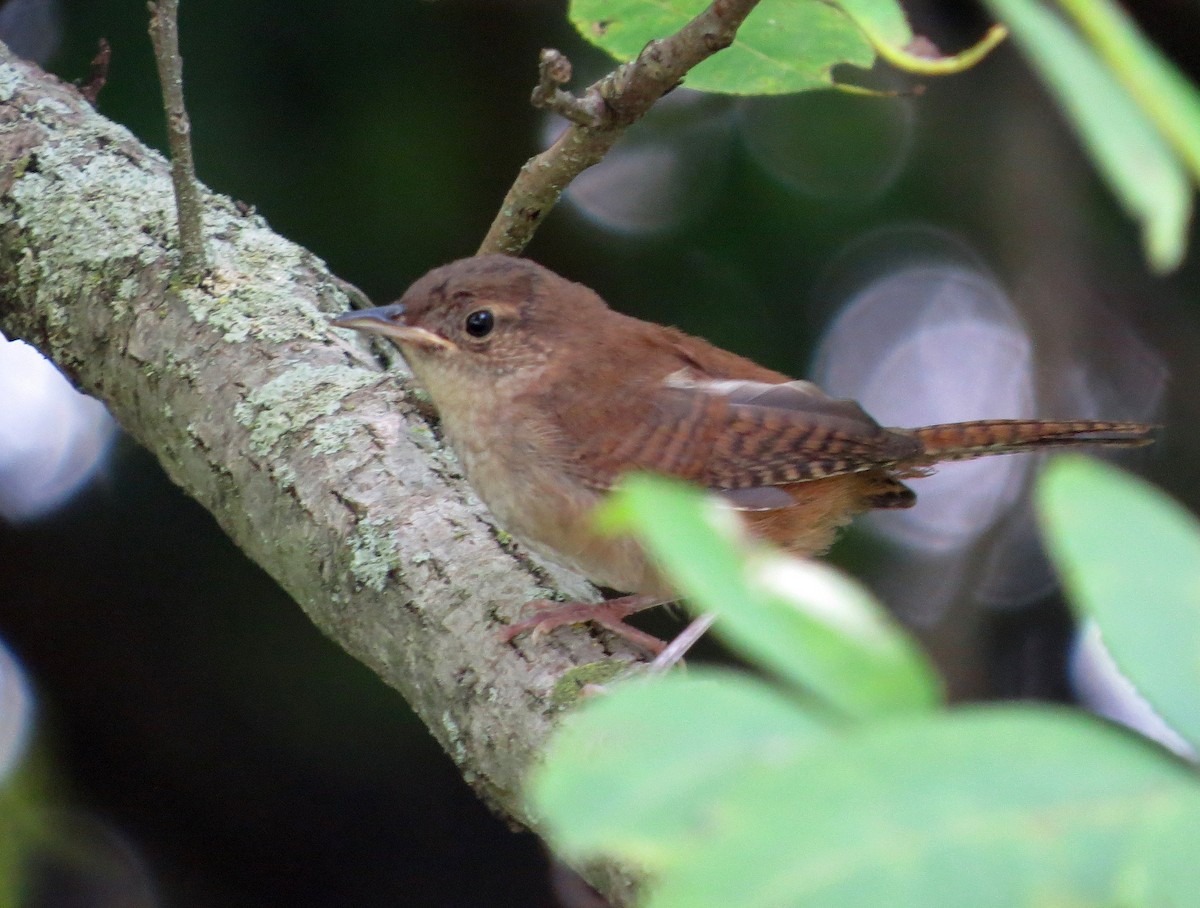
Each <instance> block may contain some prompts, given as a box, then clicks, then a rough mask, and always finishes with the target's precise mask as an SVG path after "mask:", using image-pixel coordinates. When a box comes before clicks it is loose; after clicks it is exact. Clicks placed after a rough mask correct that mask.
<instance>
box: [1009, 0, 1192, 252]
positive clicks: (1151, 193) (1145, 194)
mask: <svg viewBox="0 0 1200 908" xmlns="http://www.w3.org/2000/svg"><path fill="white" fill-rule="evenodd" d="M987 4H988V6H989V7H991V9H992V10H994V11H995V13H996V14H997V15H998V16H1000V17H1001V18H1002V19H1004V20H1005V22H1007V23H1008V25H1009V27H1010V28H1011V29H1012V34H1013V38H1014V39H1015V40H1016V41H1017V43H1018V44H1019V45H1020V46H1021V48H1022V49H1023V50H1024V52H1025V54H1026V55H1027V56H1028V57H1029V59H1030V61H1031V62H1032V63H1033V65H1034V67H1035V68H1036V69H1037V70H1038V72H1039V73H1040V74H1041V76H1042V78H1043V80H1044V81H1045V82H1046V84H1047V86H1048V87H1049V89H1050V91H1051V92H1052V93H1053V94H1054V96H1055V98H1056V99H1057V100H1058V103H1059V106H1060V107H1062V109H1063V110H1064V111H1065V112H1066V114H1067V117H1068V119H1069V120H1070V121H1071V123H1072V125H1073V126H1074V127H1075V130H1076V131H1077V132H1078V134H1079V136H1080V138H1081V139H1082V141H1083V144H1084V146H1085V147H1086V148H1087V150H1088V153H1089V154H1090V155H1091V157H1092V160H1093V162H1094V163H1095V165H1096V167H1097V169H1098V170H1099V171H1100V173H1101V175H1102V176H1103V177H1104V179H1105V181H1106V182H1107V183H1108V185H1109V187H1110V188H1111V189H1112V191H1113V192H1114V193H1115V194H1116V196H1117V198H1118V199H1119V200H1120V201H1121V204H1122V205H1123V206H1124V207H1125V209H1126V210H1127V211H1128V212H1129V214H1130V215H1131V216H1132V217H1133V218H1134V219H1135V220H1137V221H1138V222H1139V223H1140V224H1141V228H1142V245H1143V246H1144V248H1145V250H1146V257H1147V259H1148V260H1149V262H1150V265H1151V267H1153V268H1154V269H1155V270H1157V271H1168V270H1170V269H1172V268H1175V267H1176V266H1178V265H1179V263H1180V262H1181V261H1182V260H1183V254H1184V251H1185V248H1186V243H1187V226H1188V222H1189V220H1190V218H1191V206H1192V199H1191V187H1190V185H1189V182H1188V177H1187V173H1186V172H1185V170H1184V168H1183V165H1182V164H1181V163H1180V161H1179V160H1178V158H1177V157H1176V155H1175V153H1174V151H1173V150H1172V149H1171V147H1170V145H1168V144H1167V142H1166V141H1165V140H1164V139H1163V137H1162V135H1160V133H1159V131H1158V129H1157V127H1156V126H1155V124H1154V122H1152V121H1151V120H1150V118H1149V117H1148V116H1147V115H1146V114H1145V113H1144V112H1143V111H1142V109H1141V108H1140V107H1139V106H1138V104H1137V102H1135V101H1134V99H1133V98H1132V97H1131V96H1130V94H1129V92H1128V91H1126V89H1125V88H1124V86H1122V85H1121V83H1120V82H1118V81H1117V79H1116V77H1115V76H1114V75H1113V74H1112V73H1111V72H1110V71H1109V70H1108V69H1107V68H1106V67H1105V65H1104V63H1103V62H1102V61H1101V60H1100V58H1099V57H1098V56H1097V55H1096V53H1095V51H1094V50H1092V48H1091V47H1089V46H1088V45H1087V44H1086V43H1085V42H1084V41H1083V39H1082V38H1080V37H1079V35H1077V34H1076V33H1075V32H1074V31H1072V30H1071V29H1070V28H1069V27H1068V26H1067V25H1066V24H1065V23H1064V22H1063V21H1062V19H1060V18H1059V17H1058V16H1056V15H1055V14H1054V13H1052V12H1051V11H1050V10H1049V9H1047V8H1046V7H1045V6H1044V5H1043V4H1042V3H1040V2H1039V0H987Z"/></svg>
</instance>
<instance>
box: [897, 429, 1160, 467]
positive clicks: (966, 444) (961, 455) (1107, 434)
mask: <svg viewBox="0 0 1200 908" xmlns="http://www.w3.org/2000/svg"><path fill="white" fill-rule="evenodd" d="M1157 428H1158V427H1157V426H1151V425H1145V424H1143V423H1136V422H1098V421H1093V420H1061V421H1060V420H1039V419H987V420H979V421H977V422H954V423H946V424H945V425H940V426H923V427H921V428H919V429H910V430H909V431H910V432H911V433H912V434H913V435H915V436H916V437H917V439H918V440H919V441H920V442H921V444H922V445H923V446H924V449H925V451H924V454H923V455H922V456H920V457H918V458H917V462H918V463H927V464H933V463H937V462H939V461H944V460H971V459H973V458H976V457H988V456H990V455H992V454H1011V453H1013V452H1018V451H1032V450H1035V449H1037V448H1052V447H1067V446H1080V445H1105V446H1109V447H1126V448H1136V447H1141V446H1142V445H1148V444H1151V443H1152V442H1153V441H1154V437H1153V436H1154V431H1155V429H1157Z"/></svg>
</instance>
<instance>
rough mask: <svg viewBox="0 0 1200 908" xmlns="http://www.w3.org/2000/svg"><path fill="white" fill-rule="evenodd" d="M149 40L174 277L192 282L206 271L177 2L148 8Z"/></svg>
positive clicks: (172, 0)
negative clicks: (166, 169)
mask: <svg viewBox="0 0 1200 908" xmlns="http://www.w3.org/2000/svg"><path fill="white" fill-rule="evenodd" d="M147 7H148V8H149V10H150V40H151V42H152V43H153V44H154V59H155V62H156V63H157V64H158V81H159V84H160V85H161V86H162V95H163V109H164V110H165V111H166V115H167V141H168V143H169V144H170V147H171V182H172V184H173V185H174V187H175V211H176V217H177V218H178V220H179V248H180V252H181V259H180V263H179V268H180V272H181V273H182V275H183V277H184V279H185V280H189V281H194V280H198V279H199V278H200V276H201V275H202V274H203V273H204V272H205V271H206V270H207V269H208V261H207V257H206V256H205V252H204V221H203V219H202V216H201V212H202V211H203V205H202V203H201V200H200V187H199V184H197V182H196V165H195V162H194V161H193V159H192V125H191V121H190V120H188V115H187V110H186V108H185V107H184V106H183V58H182V57H181V56H180V55H179V0H159V2H157V3H153V2H152V3H148V4H147Z"/></svg>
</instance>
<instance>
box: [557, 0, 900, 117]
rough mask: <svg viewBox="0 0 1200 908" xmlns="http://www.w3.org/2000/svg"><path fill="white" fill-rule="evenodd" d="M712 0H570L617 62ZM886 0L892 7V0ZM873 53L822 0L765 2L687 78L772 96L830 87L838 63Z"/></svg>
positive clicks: (709, 86) (857, 61) (586, 29)
mask: <svg viewBox="0 0 1200 908" xmlns="http://www.w3.org/2000/svg"><path fill="white" fill-rule="evenodd" d="M708 3H709V0H572V2H571V9H570V17H571V22H572V23H573V24H574V26H575V27H576V28H577V29H578V30H579V33H580V34H581V35H583V37H584V38H586V39H587V40H588V41H590V42H592V43H593V44H595V45H597V46H598V47H600V48H602V49H603V50H605V51H607V52H608V53H609V54H611V55H612V56H614V57H616V58H617V59H618V60H621V61H627V60H632V59H633V58H634V57H636V56H637V55H638V54H639V53H641V51H642V48H644V47H645V46H646V44H647V43H648V42H649V41H652V40H654V39H655V38H663V37H666V36H667V35H670V34H672V33H674V32H676V31H678V30H679V29H680V28H682V27H683V26H684V25H686V24H687V23H688V21H689V20H691V19H692V18H694V17H695V16H696V14H697V13H699V12H700V11H701V10H703V9H704V8H705V7H706V6H708ZM887 5H891V6H894V5H895V4H894V3H888V4H887ZM874 61H875V53H874V51H873V50H872V49H871V45H870V43H869V42H868V41H867V39H866V38H865V37H864V35H863V33H862V32H861V31H860V30H859V28H858V27H857V26H855V25H854V23H852V22H851V21H850V20H849V19H848V18H847V17H846V16H845V15H843V13H842V12H841V11H840V10H838V9H836V8H834V7H833V6H830V5H828V4H826V3H820V2H816V0H763V2H762V3H760V4H759V6H758V7H757V8H756V9H755V10H754V12H753V13H751V15H750V16H749V17H748V18H747V19H746V21H745V23H744V24H743V25H742V27H741V29H739V31H738V35H737V38H736V39H735V40H734V42H733V45H732V46H731V47H729V48H727V49H725V50H723V51H721V52H720V53H718V54H714V55H713V56H711V57H709V58H708V59H707V60H705V61H704V62H703V63H701V64H700V65H699V66H697V67H696V68H695V69H693V70H692V71H691V72H690V73H688V75H687V78H686V80H685V84H686V85H687V86H688V87H689V88H695V89H698V90H700V91H712V92H721V93H725V94H735V95H751V94H761V95H771V94H787V93H790V92H797V91H806V90H809V89H814V88H828V87H829V86H830V85H832V84H833V79H832V76H831V75H830V70H831V69H832V68H833V67H834V66H836V65H837V64H839V63H851V64H853V65H855V66H861V67H869V66H871V64H872V63H874Z"/></svg>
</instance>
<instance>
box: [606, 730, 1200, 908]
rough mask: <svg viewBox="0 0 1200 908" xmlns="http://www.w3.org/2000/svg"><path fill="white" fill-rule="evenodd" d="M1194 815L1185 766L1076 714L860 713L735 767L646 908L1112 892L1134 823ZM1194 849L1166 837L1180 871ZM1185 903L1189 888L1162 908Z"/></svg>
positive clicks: (1066, 899) (1126, 864) (1199, 810)
mask: <svg viewBox="0 0 1200 908" xmlns="http://www.w3.org/2000/svg"><path fill="white" fill-rule="evenodd" d="M606 794H607V793H601V792H598V793H597V797H599V798H602V797H604V796H605V795H606ZM1197 815H1200V786H1198V785H1197V782H1196V779H1195V778H1194V776H1193V775H1192V774H1191V773H1190V772H1189V771H1188V769H1186V768H1185V767H1184V766H1182V765H1181V764H1179V763H1177V762H1175V761H1173V760H1171V759H1168V758H1166V757H1165V756H1164V755H1163V754H1162V753H1161V751H1158V750H1157V749H1155V748H1153V747H1152V746H1151V745H1149V744H1148V743H1146V742H1144V741H1141V740H1138V739H1136V738H1135V737H1134V736H1132V735H1128V734H1126V733H1124V732H1121V731H1119V730H1117V729H1115V728H1112V727H1110V726H1107V725H1105V724H1103V723H1101V722H1098V721H1096V720H1094V719H1091V718H1089V717H1085V716H1084V715H1082V714H1079V713H1074V712H1069V711H1066V710H1061V711H1059V710H1035V709H1031V708H1025V707H1018V708H1013V707H1007V708H983V709H977V710H972V711H962V712H959V713H952V714H950V715H938V716H918V717H913V718H910V719H907V720H904V721H889V722H882V723H875V724H872V725H867V726H862V727H860V728H859V729H857V730H855V731H853V732H850V733H848V734H845V735H843V736H838V737H836V738H831V739H828V740H826V741H825V742H822V743H818V744H814V745H813V746H812V747H810V748H809V749H807V750H805V751H802V752H801V753H800V754H799V755H798V756H797V757H796V758H795V759H794V760H792V761H790V762H789V763H787V764H784V765H778V766H776V767H766V768H761V769H758V770H756V771H755V772H745V773H739V774H738V779H737V782H736V784H734V785H732V786H730V787H729V788H728V789H727V790H726V791H724V792H722V794H721V797H720V800H719V803H718V804H715V805H714V806H713V808H712V809H711V811H710V812H709V814H708V816H709V823H708V824H707V827H706V835H705V836H704V837H703V838H701V839H698V840H697V841H696V842H695V843H694V846H693V848H692V850H691V852H690V853H689V854H688V855H687V857H686V859H685V860H681V861H679V862H678V863H677V864H676V865H673V866H672V867H670V868H668V869H667V870H665V871H663V872H661V873H659V874H657V875H656V876H655V879H654V883H653V885H652V886H651V887H650V888H649V898H648V899H647V901H646V905H647V908H774V906H780V905H821V906H823V908H841V906H844V908H863V906H866V905H887V906H889V908H909V906H911V908H930V906H956V905H993V906H1031V908H1032V906H1068V905H1075V906H1080V905H1116V904H1125V903H1123V902H1120V901H1118V899H1117V894H1118V893H1119V892H1120V891H1121V887H1122V885H1123V884H1124V883H1126V882H1127V881H1128V880H1129V879H1130V878H1131V877H1135V876H1137V875H1138V873H1139V867H1138V866H1137V865H1136V864H1135V863H1133V862H1131V860H1130V857H1129V855H1130V849H1129V844H1130V842H1131V841H1132V840H1134V839H1137V838H1138V837H1139V834H1140V833H1141V831H1142V830H1143V829H1144V827H1145V826H1146V825H1147V824H1159V823H1162V822H1164V821H1166V820H1168V819H1171V820H1174V821H1175V822H1174V825H1177V826H1178V828H1183V825H1184V823H1183V820H1184V818H1188V820H1189V821H1193V820H1194V818H1195V817H1196V816H1197ZM1191 828H1192V829H1193V830H1194V823H1193V825H1192V827H1191ZM1189 849H1190V850H1189ZM1197 849H1200V840H1196V839H1191V840H1189V841H1188V842H1187V843H1186V846H1185V847H1184V848H1181V849H1180V856H1181V858H1183V859H1184V860H1186V867H1187V868H1189V872H1192V873H1193V874H1194V855H1195V853H1196V851H1197ZM1181 872H1182V870H1181ZM1196 900H1197V895H1196V890H1195V889H1194V887H1193V890H1192V891H1191V892H1190V893H1188V897H1187V898H1186V899H1185V900H1184V901H1181V902H1178V903H1172V904H1181V905H1182V904H1194V903H1195V902H1196ZM1159 904H1165V903H1159Z"/></svg>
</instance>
